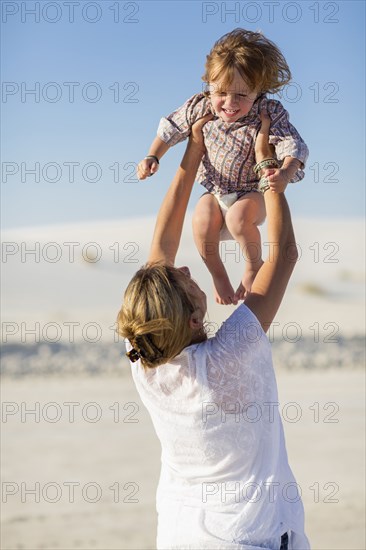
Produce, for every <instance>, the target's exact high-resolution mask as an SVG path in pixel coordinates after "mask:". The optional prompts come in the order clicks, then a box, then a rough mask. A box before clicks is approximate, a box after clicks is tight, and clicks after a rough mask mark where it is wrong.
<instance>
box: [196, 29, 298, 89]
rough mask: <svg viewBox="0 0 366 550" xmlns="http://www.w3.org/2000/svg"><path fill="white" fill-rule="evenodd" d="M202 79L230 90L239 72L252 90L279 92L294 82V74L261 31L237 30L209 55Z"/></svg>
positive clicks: (218, 41)
mask: <svg viewBox="0 0 366 550" xmlns="http://www.w3.org/2000/svg"><path fill="white" fill-rule="evenodd" d="M205 69H206V71H205V74H204V75H203V76H202V80H203V81H204V82H206V83H207V84H209V83H211V82H217V81H220V84H221V86H222V87H223V88H228V87H229V86H230V84H231V83H232V81H233V77H234V70H235V69H237V70H238V71H239V73H240V75H241V77H242V78H243V80H244V81H245V82H246V83H247V85H248V86H249V88H250V90H257V91H258V93H266V92H268V93H276V92H278V91H279V90H280V89H281V88H283V86H285V85H286V84H288V82H290V80H291V72H290V69H289V67H288V65H287V62H286V60H285V58H284V56H283V55H282V53H281V51H280V50H279V48H278V47H277V46H276V44H274V43H273V42H271V40H268V38H266V37H265V36H264V35H263V34H262V33H261V32H252V31H247V30H245V29H234V30H233V31H231V32H229V33H227V34H225V35H224V36H222V37H221V38H219V40H217V42H216V43H215V44H214V46H213V48H212V50H211V51H210V53H209V55H208V56H207V60H206V65H205Z"/></svg>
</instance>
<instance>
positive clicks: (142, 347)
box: [118, 114, 309, 550]
mask: <svg viewBox="0 0 366 550" xmlns="http://www.w3.org/2000/svg"><path fill="white" fill-rule="evenodd" d="M209 119H210V117H205V118H204V119H202V120H201V121H198V122H197V123H196V124H195V126H194V127H193V129H192V135H191V136H190V140H189V143H188V146H187V149H186V152H185V155H184V157H183V160H182V163H181V166H180V167H179V169H178V171H177V173H176V175H175V177H174V179H173V182H172V184H171V186H170V188H169V190H168V192H167V195H166V197H165V199H164V201H163V204H162V206H161V209H160V212H159V215H158V219H157V222H156V227H155V232H154V236H153V242H152V246H151V251H150V256H149V259H148V263H147V264H146V266H144V267H143V268H142V269H140V270H139V271H138V272H137V273H136V275H135V276H134V277H133V279H132V280H131V282H130V284H129V285H128V288H127V290H126V292H125V296H124V302H123V305H122V308H121V310H120V312H119V314H118V331H119V333H120V334H121V335H122V336H123V337H125V338H126V339H127V341H126V346H127V350H128V353H127V354H128V356H129V358H130V360H131V368H132V375H133V379H134V382H135V384H136V387H137V390H138V392H139V394H140V397H141V399H142V401H143V403H144V404H145V406H146V407H147V409H148V411H149V413H150V415H151V418H152V421H153V424H154V427H155V430H156V433H157V435H158V437H159V439H160V442H161V446H162V455H161V461H162V468H161V475H160V480H159V486H158V490H157V511H158V536H157V548H158V549H168V548H169V549H171V548H181V549H183V548H184V549H189V548H191V549H201V548H210V549H225V550H228V549H238V550H239V549H240V550H243V549H248V550H249V549H250V550H259V549H261V550H262V549H263V548H266V549H268V550H279V549H280V548H281V550H285V549H286V548H289V549H301V550H306V549H308V548H309V542H308V539H307V537H306V535H305V533H304V511H303V506H302V502H301V498H300V489H299V487H298V486H297V484H296V482H295V479H294V477H293V474H292V472H291V469H290V467H289V465H288V460H287V453H286V448H285V442H284V434H283V427H282V422H281V419H280V415H279V411H278V395H277V387H276V379H275V375H274V370H273V366H272V358H271V349H270V344H269V341H268V339H267V337H266V335H265V332H266V331H267V330H268V328H269V326H270V324H271V322H272V320H273V318H274V316H275V314H276V312H277V310H278V307H279V305H280V303H281V300H282V297H283V295H284V292H285V289H286V286H287V283H288V280H289V278H290V275H291V272H292V270H293V267H294V264H295V262H296V260H297V254H296V245H295V239H294V234H293V229H292V224H291V218H290V212H289V209H288V206H287V202H286V199H285V196H284V194H283V193H275V192H273V191H272V190H271V189H270V188H269V189H267V190H266V186H263V187H264V190H265V192H264V199H265V204H266V210H267V216H268V241H269V243H271V245H272V246H271V247H270V257H269V259H268V260H267V261H265V262H264V264H263V265H262V267H261V268H260V270H259V272H258V274H257V276H256V278H255V280H254V283H253V286H252V290H251V293H250V295H249V296H248V297H247V298H246V300H245V303H243V304H241V305H240V306H239V307H238V308H237V309H236V310H235V311H234V312H233V313H232V314H231V315H230V317H229V318H228V319H227V321H226V322H225V323H224V324H223V325H222V326H221V328H220V329H219V330H218V331H217V333H216V335H215V337H213V338H209V339H207V336H206V334H205V329H204V317H205V315H206V296H205V294H204V292H203V291H202V290H201V289H200V288H199V287H198V285H197V284H196V283H195V282H194V281H193V280H192V279H191V276H190V273H189V270H188V268H175V267H174V260H175V256H176V253H177V249H178V246H179V241H180V237H181V232H182V225H183V221H184V216H185V213H186V208H187V204H188V200H189V196H190V193H191V189H192V186H193V183H194V178H195V175H196V171H197V169H198V166H199V163H200V161H201V158H202V155H203V153H204V146H203V139H202V132H201V128H202V126H203V124H204V123H205V122H207V120H209ZM261 120H262V128H261V131H260V132H259V134H258V138H257V141H256V159H257V162H258V161H262V160H263V159H267V158H268V157H271V156H272V154H273V153H272V150H271V148H270V146H269V145H268V130H269V124H270V120H269V118H268V116H267V115H265V114H262V116H261ZM271 173H272V171H271V170H268V169H264V170H263V171H262V174H264V175H265V176H267V178H268V180H269V186H270V181H271ZM142 453H143V451H142ZM142 456H143V454H142Z"/></svg>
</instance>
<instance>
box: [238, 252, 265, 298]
mask: <svg viewBox="0 0 366 550" xmlns="http://www.w3.org/2000/svg"><path fill="white" fill-rule="evenodd" d="M262 264H263V261H262V262H261V264H260V265H258V267H256V268H252V267H251V268H248V269H246V270H245V273H244V275H243V278H242V280H241V281H240V285H239V286H238V288H237V291H236V292H235V298H236V300H237V301H239V300H244V298H246V296H247V295H248V294H249V293H250V291H251V289H252V284H253V281H254V279H255V277H256V275H257V273H258V271H259V269H260V267H261V265H262Z"/></svg>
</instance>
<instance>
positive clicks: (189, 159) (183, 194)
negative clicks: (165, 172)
mask: <svg viewBox="0 0 366 550" xmlns="http://www.w3.org/2000/svg"><path fill="white" fill-rule="evenodd" d="M211 119H212V115H207V116H205V117H203V118H202V119H200V120H199V121H197V122H196V123H195V124H194V125H193V127H192V133H191V135H190V138H189V141H188V145H187V148H186V151H185V153H184V156H183V159H182V162H181V164H180V166H179V168H178V170H177V172H176V174H175V176H174V178H173V181H172V183H171V185H170V187H169V189H168V191H167V194H166V196H165V198H164V200H163V203H162V205H161V207H160V210H159V214H158V217H157V220H156V224H155V231H154V236H153V240H152V244H151V249H150V255H149V259H148V263H155V262H161V263H164V264H167V265H174V261H175V256H176V254H177V250H178V247H179V243H180V238H181V234H182V228H183V222H184V217H185V214H186V210H187V205H188V201H189V197H190V196H191V191H192V187H193V184H194V180H195V177H196V174H197V170H198V167H199V164H200V162H201V159H202V155H203V153H204V144H203V136H202V127H203V125H204V124H205V123H206V122H207V121H208V120H211Z"/></svg>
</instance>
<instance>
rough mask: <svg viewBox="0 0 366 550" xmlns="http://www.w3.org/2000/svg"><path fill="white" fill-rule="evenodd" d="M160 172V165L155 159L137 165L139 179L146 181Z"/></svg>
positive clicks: (143, 160) (144, 160)
mask: <svg viewBox="0 0 366 550" xmlns="http://www.w3.org/2000/svg"><path fill="white" fill-rule="evenodd" d="M158 170H159V164H158V163H157V162H156V160H155V159H153V158H148V159H146V158H145V159H142V160H141V161H140V162H139V163H138V165H137V177H138V179H139V180H144V179H146V178H148V177H150V176H153V175H154V174H155V173H156V172H157V171H158Z"/></svg>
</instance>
